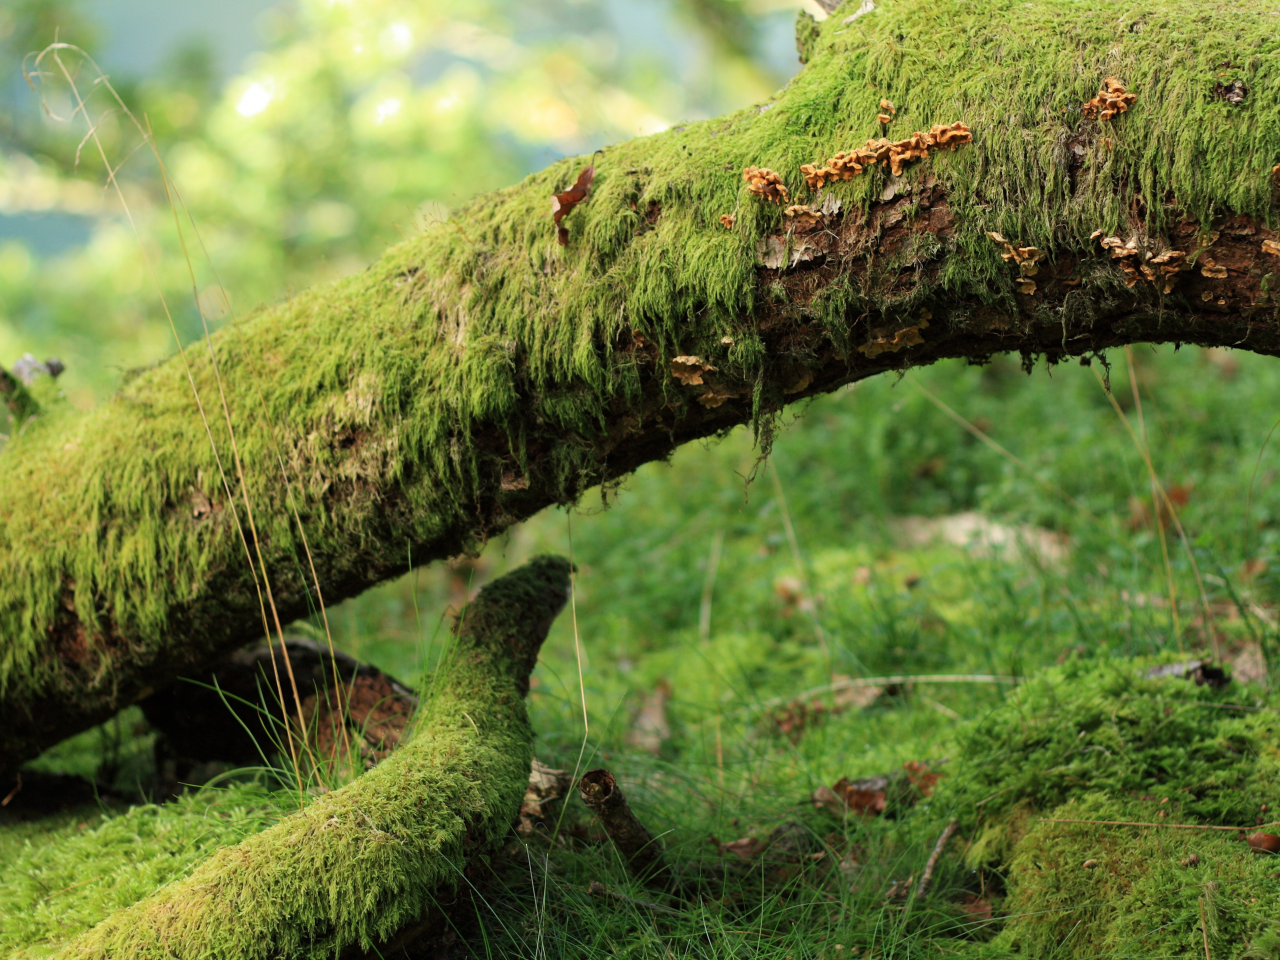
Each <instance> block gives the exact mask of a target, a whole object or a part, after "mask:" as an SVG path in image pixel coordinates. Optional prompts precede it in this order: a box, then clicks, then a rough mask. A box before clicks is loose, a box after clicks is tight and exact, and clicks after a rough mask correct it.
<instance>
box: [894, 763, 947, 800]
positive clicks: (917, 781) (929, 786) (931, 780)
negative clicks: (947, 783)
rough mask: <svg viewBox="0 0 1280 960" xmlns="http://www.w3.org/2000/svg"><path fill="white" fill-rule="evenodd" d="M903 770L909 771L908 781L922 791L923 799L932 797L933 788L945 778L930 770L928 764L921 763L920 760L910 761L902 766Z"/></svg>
mask: <svg viewBox="0 0 1280 960" xmlns="http://www.w3.org/2000/svg"><path fill="white" fill-rule="evenodd" d="M902 769H903V770H905V771H907V779H908V780H910V781H911V783H912V785H913V786H914V787H915V788H916V789H917V790H919V791H920V796H922V797H929V796H932V795H933V788H934V787H935V786H937V784H938V781H939V780H941V779H942V777H943V775H942V774H941V773H935V772H934V771H933V770H930V769H929V765H928V764H927V763H921V762H920V761H918V760H908V761H907V762H906V763H904V764H903V765H902Z"/></svg>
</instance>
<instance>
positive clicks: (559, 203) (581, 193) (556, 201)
mask: <svg viewBox="0 0 1280 960" xmlns="http://www.w3.org/2000/svg"><path fill="white" fill-rule="evenodd" d="M595 177H596V168H595V165H594V164H592V165H591V166H588V167H586V168H584V169H583V171H582V172H581V173H580V174H578V179H577V180H576V181H574V184H573V186H572V187H570V188H569V189H568V190H566V191H565V192H564V193H557V194H555V195H554V196H552V198H551V220H552V222H553V223H555V225H556V240H557V242H559V244H560V246H562V247H564V246H568V244H569V229H568V228H567V227H564V226H562V225H561V223H560V221H561V220H563V219H564V218H565V217H566V216H568V214H569V212H570V211H572V210H573V208H574V207H576V206H577V205H578V204H580V203H582V202H583V201H584V200H586V199H587V196H588V195H589V194H590V193H591V181H592V180H594V179H595Z"/></svg>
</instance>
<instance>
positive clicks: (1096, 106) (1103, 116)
mask: <svg viewBox="0 0 1280 960" xmlns="http://www.w3.org/2000/svg"><path fill="white" fill-rule="evenodd" d="M1137 99H1138V95H1137V94H1136V93H1130V92H1129V91H1128V90H1126V89H1125V87H1124V84H1123V83H1121V82H1120V81H1119V80H1117V79H1116V78H1115V77H1107V79H1106V80H1103V81H1102V89H1101V90H1099V91H1098V95H1097V96H1096V97H1094V98H1093V99H1092V100H1090V101H1089V102H1088V103H1086V104H1085V105H1084V113H1085V116H1088V117H1092V116H1097V118H1098V119H1099V120H1110V119H1111V118H1112V117H1114V116H1115V115H1116V114H1117V113H1124V112H1125V111H1126V110H1128V109H1129V108H1130V107H1131V106H1133V102H1134V101H1135V100H1137Z"/></svg>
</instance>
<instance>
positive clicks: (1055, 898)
mask: <svg viewBox="0 0 1280 960" xmlns="http://www.w3.org/2000/svg"><path fill="white" fill-rule="evenodd" d="M1165 806H1166V807H1172V809H1169V811H1168V813H1169V816H1170V817H1173V818H1176V820H1175V822H1183V821H1182V819H1181V817H1182V810H1181V809H1180V808H1181V804H1180V803H1178V802H1177V801H1176V800H1174V801H1171V803H1170V804H1166V805H1165ZM1155 814H1156V811H1155V809H1154V806H1153V804H1152V803H1150V802H1145V803H1144V802H1138V801H1133V800H1123V799H1117V798H1115V797H1113V796H1109V795H1106V794H1086V795H1085V796H1083V797H1081V798H1080V799H1079V800H1073V801H1071V802H1069V803H1066V804H1063V805H1062V806H1060V807H1057V808H1056V809H1054V810H1052V811H1049V814H1048V816H1049V818H1056V819H1066V820H1128V821H1146V822H1150V821H1151V820H1152V819H1154V818H1155ZM1192 858H1194V860H1193V859H1192ZM1086 863H1088V864H1089V866H1087V867H1086V866H1085V864H1086ZM1278 864H1280V861H1277V860H1276V858H1275V857H1274V856H1271V855H1259V854H1257V853H1254V852H1253V851H1252V850H1251V849H1250V848H1249V846H1248V844H1246V843H1244V842H1242V838H1241V836H1240V835H1238V834H1226V833H1222V832H1217V831H1188V830H1168V829H1161V828H1158V827H1141V828H1138V827H1110V826H1094V825H1090V824H1070V823H1052V822H1046V821H1040V822H1037V823H1036V824H1035V825H1034V826H1033V827H1032V829H1031V830H1030V832H1029V833H1028V834H1027V836H1026V838H1025V839H1024V840H1023V841H1022V842H1021V843H1020V844H1019V845H1018V849H1017V852H1016V854H1015V855H1014V857H1013V860H1012V862H1011V863H1010V865H1009V867H1010V873H1009V879H1010V882H1011V884H1012V889H1013V891H1014V894H1013V896H1012V897H1011V898H1010V899H1009V901H1008V902H1007V903H1006V904H1005V907H1006V909H1007V911H1008V912H1009V915H1010V920H1009V923H1008V925H1007V927H1006V928H1005V930H1004V932H1003V933H1002V934H1001V935H1000V937H999V939H998V941H997V944H996V945H997V946H998V947H1004V948H1008V949H1011V950H1014V951H1016V952H1018V953H1021V954H1023V955H1026V956H1031V957H1042V956H1050V955H1052V956H1057V957H1063V958H1068V957H1071V958H1080V960H1085V958H1093V957H1099V956H1119V957H1168V956H1179V955H1194V953H1193V950H1192V949H1189V948H1194V947H1195V946H1196V945H1197V944H1202V943H1203V940H1204V938H1205V936H1206V935H1207V936H1208V939H1209V943H1210V946H1211V950H1212V956H1214V957H1221V958H1228V960H1230V958H1237V957H1275V956H1276V955H1277V951H1276V946H1277V941H1276V938H1277V934H1280V922H1277V918H1276V912H1275V906H1276V902H1277V894H1280V881H1277V879H1276V876H1275V874H1276V869H1277V865H1278ZM1201 908H1203V920H1202V913H1201ZM1202 923H1203V927H1204V929H1203V930H1202ZM1199 952H1201V953H1202V952H1203V948H1202V949H1201V951H1199Z"/></svg>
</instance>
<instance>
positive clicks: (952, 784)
mask: <svg viewBox="0 0 1280 960" xmlns="http://www.w3.org/2000/svg"><path fill="white" fill-rule="evenodd" d="M1149 666H1150V662H1149V661H1131V660H1123V661H1117V662H1111V663H1106V664H1101V665H1099V664H1080V663H1076V664H1069V665H1067V666H1065V667H1062V668H1058V669H1053V670H1049V671H1046V672H1044V673H1042V674H1040V675H1038V676H1037V677H1036V678H1035V679H1033V680H1032V681H1031V682H1029V683H1027V684H1026V685H1025V686H1022V687H1020V688H1019V689H1018V691H1017V692H1016V693H1015V694H1013V695H1011V696H1010V697H1009V700H1008V702H1007V703H1006V705H1005V706H1003V707H1002V708H1000V709H999V710H997V711H995V712H994V713H993V714H992V715H991V716H990V717H988V718H987V719H986V720H984V721H983V722H982V723H980V724H978V725H976V727H975V728H974V729H973V730H972V731H970V732H969V735H968V736H967V737H965V738H964V740H963V741H962V742H963V743H964V744H965V745H964V747H963V751H962V755H961V756H960V757H959V758H958V763H956V764H955V766H954V768H953V770H952V772H951V773H950V774H949V775H948V776H947V777H946V778H945V779H944V780H943V781H942V785H941V787H940V789H939V791H938V794H937V795H936V796H935V798H934V799H933V800H932V801H931V804H930V808H929V809H928V810H926V811H922V813H921V816H923V817H925V818H926V819H928V820H930V821H931V823H932V825H933V827H936V825H937V818H938V817H940V816H945V817H951V816H954V817H956V818H957V819H958V820H959V822H960V832H961V835H962V836H963V837H964V838H965V842H964V845H963V846H962V847H960V848H959V849H958V850H957V854H958V859H960V860H962V861H963V863H964V866H965V868H966V869H970V870H975V869H980V870H983V871H988V872H992V873H993V875H996V876H1003V877H1004V880H1005V882H1006V883H1007V885H1008V897H1007V899H1006V901H1005V902H1004V904H1003V910H1004V913H1005V914H1006V916H1007V921H1006V924H1005V926H1004V929H1003V931H1002V932H1001V934H1000V935H999V937H997V938H996V940H995V941H994V942H993V943H992V944H991V947H990V949H991V951H993V953H995V954H999V955H1008V953H1013V954H1015V955H1018V956H1029V957H1042V956H1050V955H1052V956H1062V957H1078V958H1086V957H1098V956H1126V957H1159V956H1181V955H1184V954H1183V952H1184V951H1185V950H1186V949H1187V947H1188V945H1194V944H1198V943H1200V942H1201V939H1202V934H1201V930H1200V924H1201V921H1200V913H1199V908H1200V898H1202V897H1203V898H1204V903H1205V909H1206V924H1207V928H1208V934H1209V942H1210V945H1211V948H1212V955H1213V956H1214V957H1215V958H1217V957H1228V958H1235V957H1240V958H1243V957H1254V956H1267V957H1270V956H1273V955H1274V953H1266V952H1263V953H1257V952H1250V951H1253V950H1261V949H1263V948H1264V946H1265V944H1267V943H1272V942H1273V940H1274V938H1275V935H1276V933H1277V932H1280V928H1278V927H1277V926H1276V922H1275V905H1276V903H1277V899H1278V898H1280V879H1278V878H1280V861H1276V860H1275V859H1274V858H1273V857H1271V856H1270V855H1259V854H1255V853H1253V852H1252V851H1251V850H1250V849H1249V847H1248V846H1247V844H1245V843H1243V842H1241V841H1242V837H1243V834H1244V833H1247V832H1252V831H1253V830H1254V829H1256V824H1257V823H1258V822H1260V821H1262V820H1265V821H1266V822H1270V821H1272V820H1275V819H1277V817H1276V814H1275V813H1274V812H1265V813H1264V807H1265V808H1266V810H1267V811H1277V810H1280V711H1277V710H1276V709H1275V708H1274V707H1272V706H1266V707H1264V708H1262V709H1258V708H1257V707H1256V706H1255V704H1256V703H1257V702H1258V701H1257V700H1256V699H1255V697H1254V696H1253V695H1252V693H1250V695H1249V696H1246V697H1241V692H1240V691H1239V690H1238V689H1236V690H1232V689H1231V688H1230V687H1228V688H1226V689H1224V690H1221V691H1215V690H1212V689H1210V688H1208V687H1198V686H1196V685H1195V684H1194V683H1192V682H1191V681H1190V680H1185V679H1181V678H1160V679H1148V678H1146V677H1144V671H1145V669H1146V668H1147V667H1149ZM1241 700H1244V704H1243V705H1240V701H1241ZM1060 820H1095V821H1096V820H1111V821H1125V822H1135V823H1144V824H1162V823H1176V824H1198V825H1206V826H1239V827H1244V828H1247V829H1246V830H1245V831H1242V832H1239V833H1237V832H1228V831H1217V830H1206V831H1200V830H1172V829H1169V828H1167V827H1164V826H1144V827H1131V826H1118V825H1108V824H1097V823H1090V824H1078V823H1061V822H1054V821H1060ZM933 827H931V828H930V829H932V828H933ZM915 829H917V830H924V827H923V825H922V824H921V825H919V826H917V827H916V828H915ZM1272 829H1274V828H1272ZM926 832H927V831H926ZM1191 854H1195V855H1196V856H1197V857H1198V859H1199V864H1198V865H1194V864H1192V863H1184V861H1187V860H1188V858H1189V857H1190V855H1191ZM1086 861H1093V863H1092V864H1091V866H1089V867H1086V866H1085V863H1086ZM1267 949H1270V948H1267ZM1054 951H1058V952H1056V953H1055V952H1054Z"/></svg>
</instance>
